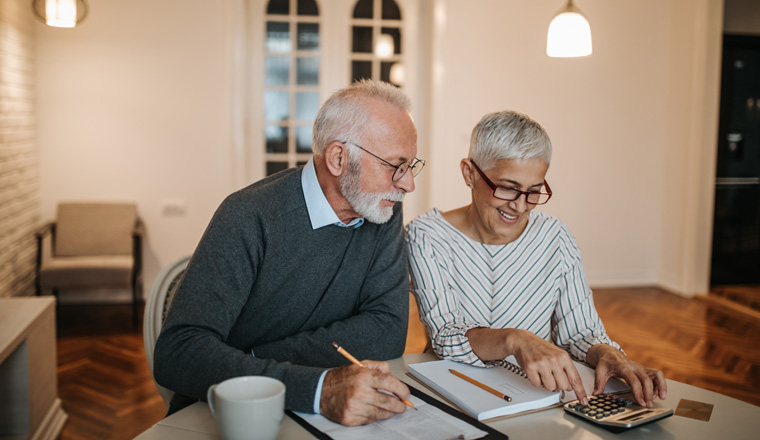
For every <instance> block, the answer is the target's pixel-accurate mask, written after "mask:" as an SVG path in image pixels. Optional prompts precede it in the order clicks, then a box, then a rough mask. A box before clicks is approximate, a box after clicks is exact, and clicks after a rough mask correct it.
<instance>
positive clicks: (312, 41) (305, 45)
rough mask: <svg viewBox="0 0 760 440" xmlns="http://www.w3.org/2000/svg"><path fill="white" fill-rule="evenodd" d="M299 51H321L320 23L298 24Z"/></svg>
mask: <svg viewBox="0 0 760 440" xmlns="http://www.w3.org/2000/svg"><path fill="white" fill-rule="evenodd" d="M298 50H319V24H318V23H298Z"/></svg>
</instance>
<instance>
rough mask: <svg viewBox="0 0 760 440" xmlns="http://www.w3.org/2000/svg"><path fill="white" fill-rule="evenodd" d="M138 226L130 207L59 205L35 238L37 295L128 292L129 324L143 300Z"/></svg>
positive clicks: (140, 223)
mask: <svg viewBox="0 0 760 440" xmlns="http://www.w3.org/2000/svg"><path fill="white" fill-rule="evenodd" d="M143 235H144V230H143V225H142V222H141V221H140V219H139V217H138V216H137V206H136V205H135V204H134V203H75V202H68V203H59V204H58V211H57V214H56V219H55V220H54V221H51V222H49V223H47V224H45V225H43V226H42V227H41V228H40V229H39V230H38V231H37V232H36V234H35V236H36V238H37V279H36V284H37V286H36V287H37V295H40V294H42V293H43V291H50V290H52V293H53V294H54V295H56V296H58V291H59V290H62V289H93V288H119V287H128V288H131V289H132V299H133V301H132V303H133V319H134V322H135V325H136V324H137V321H138V304H139V301H140V300H141V296H142V291H141V290H142V289H141V288H142V236H143Z"/></svg>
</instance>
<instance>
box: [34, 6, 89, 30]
mask: <svg viewBox="0 0 760 440" xmlns="http://www.w3.org/2000/svg"><path fill="white" fill-rule="evenodd" d="M32 11H33V12H34V16H35V17H37V18H39V19H40V20H42V22H43V23H45V24H46V25H48V26H53V27H63V28H73V27H74V26H76V25H77V24H79V23H81V22H82V20H84V18H85V17H86V16H87V3H86V2H85V1H84V0H32Z"/></svg>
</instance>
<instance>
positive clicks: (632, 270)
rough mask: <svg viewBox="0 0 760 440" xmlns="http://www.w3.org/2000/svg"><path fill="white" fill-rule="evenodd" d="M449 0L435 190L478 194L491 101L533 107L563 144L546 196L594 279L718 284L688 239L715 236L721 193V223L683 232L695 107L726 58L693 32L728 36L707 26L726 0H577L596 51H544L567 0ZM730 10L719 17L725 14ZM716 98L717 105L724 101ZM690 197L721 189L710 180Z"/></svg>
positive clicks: (436, 197)
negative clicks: (552, 54)
mask: <svg viewBox="0 0 760 440" xmlns="http://www.w3.org/2000/svg"><path fill="white" fill-rule="evenodd" d="M436 3H437V5H438V8H439V10H440V12H439V13H438V14H437V16H438V17H439V19H438V20H436V24H435V26H437V27H438V32H437V33H436V37H437V39H436V41H435V42H434V49H433V52H434V57H435V61H434V65H435V66H437V69H435V71H436V75H435V76H434V79H433V88H434V91H433V93H432V95H433V100H434V103H433V105H431V108H432V109H434V110H433V114H432V128H431V133H432V135H431V142H430V144H431V145H432V147H431V150H430V154H429V157H428V159H429V163H430V167H429V168H428V169H426V170H425V173H428V174H427V176H429V177H430V178H431V184H432V185H431V198H430V204H431V205H433V206H438V207H439V208H442V209H450V208H454V207H457V206H461V205H464V204H466V203H468V201H469V194H468V193H467V191H466V188H465V187H464V185H463V184H462V181H461V178H459V167H458V162H459V160H460V159H461V158H462V157H465V156H466V154H467V145H468V137H469V133H470V130H471V129H472V127H473V125H474V124H475V123H476V122H477V121H478V119H479V118H480V117H481V116H482V115H483V114H484V113H486V112H489V111H494V110H500V109H505V108H511V109H516V110H520V111H523V112H526V113H527V114H529V115H531V116H532V117H534V118H535V119H537V120H538V121H539V122H541V123H542V124H543V125H544V127H545V128H546V129H547V131H548V132H549V135H550V136H551V138H552V142H553V145H554V156H553V159H552V165H551V168H550V170H549V173H548V175H547V180H548V181H549V182H550V183H551V185H552V188H553V189H554V192H555V196H554V197H553V198H552V200H551V202H550V203H549V204H548V205H546V206H545V207H543V208H538V209H543V210H545V211H547V212H549V213H551V214H555V215H558V216H559V217H561V218H562V219H564V220H565V222H566V223H567V224H568V225H569V226H570V228H571V230H572V231H573V233H574V235H575V237H576V239H577V241H578V243H579V245H580V247H581V250H582V253H583V257H584V265H585V267H586V270H587V273H588V276H589V280H590V282H591V284H592V285H596V286H600V285H605V286H615V285H647V284H648V285H651V284H663V285H665V286H667V287H670V288H672V289H674V290H677V291H679V292H681V293H686V294H693V293H703V292H705V291H706V289H707V276H706V274H705V272H704V271H702V272H700V273H696V274H695V273H692V272H684V269H683V266H684V264H686V263H687V261H686V258H687V257H688V256H689V255H684V252H683V249H686V246H687V245H690V244H692V243H694V242H695V241H696V240H697V239H704V238H707V239H708V241H707V243H708V244H709V236H710V234H711V232H710V230H709V227H710V225H711V212H712V211H711V205H710V207H709V209H710V210H709V212H707V213H706V214H705V213H704V212H702V214H701V215H702V216H703V217H704V216H705V215H706V216H708V217H710V222H709V223H708V225H707V226H705V225H703V224H699V225H694V226H693V227H692V228H691V229H690V230H689V231H690V232H689V235H687V236H686V235H684V234H685V233H684V232H682V231H681V230H680V229H682V228H684V227H686V226H688V225H689V223H690V222H692V221H693V218H694V217H695V214H696V213H697V211H698V208H697V207H692V206H687V205H686V204H684V202H685V200H684V199H685V197H686V192H687V191H689V186H688V185H689V184H690V183H691V182H690V181H689V180H688V179H687V176H690V174H689V172H690V170H691V169H696V167H697V165H699V162H698V161H696V160H695V163H692V164H688V167H691V168H690V169H686V168H685V167H686V165H685V162H684V161H683V160H682V159H683V153H684V152H688V151H690V149H691V150H696V151H697V152H696V153H695V154H696V156H697V158H701V157H702V156H703V154H704V153H703V151H702V148H703V146H701V145H700V144H699V142H700V140H699V139H695V136H694V135H692V134H691V133H692V132H693V131H694V130H693V128H694V127H693V126H692V125H691V124H694V123H695V121H698V122H699V123H701V122H702V117H701V115H699V114H696V115H695V114H692V113H691V112H692V111H693V109H697V110H700V111H701V110H702V109H703V105H702V104H701V103H699V102H697V103H695V100H694V99H690V94H691V93H693V92H694V89H695V85H697V86H702V87H703V88H706V89H707V91H706V92H705V93H709V92H712V91H717V86H718V84H717V79H716V78H711V80H712V83H710V84H707V83H706V81H704V80H701V81H700V80H699V78H697V79H694V78H692V75H694V74H696V73H699V69H702V70H704V69H706V68H709V69H712V71H717V69H718V62H719V58H718V59H715V57H714V56H713V57H712V58H710V59H709V60H708V61H709V62H708V63H707V65H706V66H702V65H698V64H699V63H698V62H697V61H695V57H698V56H699V55H702V54H701V52H700V51H696V53H695V50H694V47H693V46H696V45H701V44H704V43H707V42H709V41H708V40H710V39H712V40H711V41H719V38H720V33H719V32H718V33H717V34H716V33H714V32H713V33H709V32H708V31H709V29H702V28H701V27H700V25H701V22H700V20H701V19H703V18H704V17H705V16H706V14H707V11H703V10H704V9H706V5H710V4H713V5H714V4H718V5H719V2H715V1H708V2H704V1H698V2H692V1H685V0H678V1H677V0H670V1H658V0H645V1H637V2H610V1H604V0H585V1H583V2H578V3H577V6H578V7H579V8H581V10H582V11H583V12H584V14H585V15H586V17H587V18H588V19H589V21H590V23H591V28H592V33H593V38H594V54H593V55H592V56H591V57H589V58H583V59H552V58H548V57H547V56H546V55H545V54H544V47H545V39H546V29H547V26H548V22H549V20H550V19H551V17H552V16H553V15H554V13H555V12H556V9H557V8H559V7H560V6H561V3H562V2H556V3H557V4H554V3H551V2H525V1H519V0H513V1H479V2H460V1H456V0H440V1H438V2H436ZM709 12H711V13H715V12H716V11H712V10H710V11H709ZM720 12H721V11H720V9H719V8H718V11H717V14H718V15H717V16H712V18H711V20H712V21H711V22H712V23H720V15H719V14H720ZM695 38H696V39H695ZM691 41H694V42H692V43H688V42H691ZM710 63H712V64H710ZM674 72H676V73H675V74H674ZM708 86H709V87H708ZM674 88H675V90H673V89H674ZM697 90H699V88H698V87H697ZM714 104H715V108H711V107H709V105H711V104H708V108H707V110H708V111H713V112H715V111H717V101H716V102H715V103H714ZM709 118H710V116H708V124H707V125H706V127H705V129H710V128H711V127H712V129H713V130H714V129H715V126H716V124H717V122H716V121H717V118H715V120H714V121H712V123H710V122H711V121H710V119H709ZM697 127H699V125H697ZM707 135H708V136H709V133H707ZM713 139H714V138H713ZM713 139H709V141H710V142H713ZM711 148H713V149H714V147H711ZM707 154H708V156H711V155H712V154H711V153H709V152H708V153H707ZM707 166H708V167H709V164H708V165H707ZM452 176H453V178H452ZM703 177H704V178H705V179H706V180H707V181H708V182H709V181H711V180H712V179H714V177H713V176H711V175H707V176H703ZM691 198H696V199H697V201H696V202H694V203H697V202H704V201H709V202H710V203H711V201H712V193H711V189H710V187H709V186H708V188H707V192H706V193H699V194H692V195H691ZM674 206H677V207H678V209H677V211H676V212H675V213H674V212H673V207H674ZM700 207H701V205H700ZM687 209H688V212H687ZM672 214H675V215H676V217H674V216H673V215H672ZM666 228H667V229H666ZM692 229H693V230H692ZM671 230H674V231H671ZM671 232H673V233H671ZM704 248H705V244H704V243H702V245H701V248H699V249H697V250H698V251H699V252H700V255H704V254H705V253H706V252H709V246H707V250H705V249H704ZM692 250H694V249H693V246H692ZM695 252H696V250H695ZM665 259H668V261H664V260H665ZM702 262H703V261H702V260H700V261H697V262H688V263H689V264H690V267H691V266H693V265H695V264H701V263H702ZM708 262H709V260H708ZM664 266H667V267H669V266H673V268H672V269H670V270H667V269H666V270H664V269H663V267H664ZM707 273H709V272H707ZM695 277H696V278H697V280H696V281H694V282H693V283H692V281H693V280H692V279H691V278H695ZM665 278H667V283H663V280H664V279H665ZM687 278H688V279H689V280H688V281H689V282H688V283H687V280H686V279H687Z"/></svg>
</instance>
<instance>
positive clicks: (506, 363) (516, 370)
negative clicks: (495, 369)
mask: <svg viewBox="0 0 760 440" xmlns="http://www.w3.org/2000/svg"><path fill="white" fill-rule="evenodd" d="M498 365H500V366H502V367H504V368H506V369H507V370H508V371H511V372H513V373H515V374H517V375H518V376H522V377H524V378H526V379H527V378H528V375H527V374H525V372H524V371H523V369H522V368H520V367H519V366H518V365H515V364H513V363H512V362H509V361H508V360H506V359H502V360H500V361H499V362H498Z"/></svg>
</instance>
